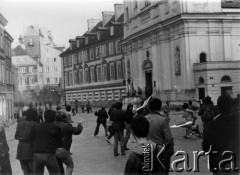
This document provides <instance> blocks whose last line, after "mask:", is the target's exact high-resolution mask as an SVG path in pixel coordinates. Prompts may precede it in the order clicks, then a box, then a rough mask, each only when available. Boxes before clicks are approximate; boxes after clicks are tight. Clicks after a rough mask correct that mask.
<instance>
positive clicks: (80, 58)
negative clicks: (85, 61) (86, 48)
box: [78, 52, 82, 63]
mask: <svg viewBox="0 0 240 175" xmlns="http://www.w3.org/2000/svg"><path fill="white" fill-rule="evenodd" d="M78 62H79V63H82V52H78Z"/></svg>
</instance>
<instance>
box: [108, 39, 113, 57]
mask: <svg viewBox="0 0 240 175" xmlns="http://www.w3.org/2000/svg"><path fill="white" fill-rule="evenodd" d="M112 54H113V42H110V43H109V55H112Z"/></svg>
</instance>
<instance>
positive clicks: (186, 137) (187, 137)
mask: <svg viewBox="0 0 240 175" xmlns="http://www.w3.org/2000/svg"><path fill="white" fill-rule="evenodd" d="M183 138H184V139H191V137H189V136H183Z"/></svg>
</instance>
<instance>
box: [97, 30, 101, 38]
mask: <svg viewBox="0 0 240 175" xmlns="http://www.w3.org/2000/svg"><path fill="white" fill-rule="evenodd" d="M100 36H101V33H100V31H97V39H98V40H100V39H101V38H100Z"/></svg>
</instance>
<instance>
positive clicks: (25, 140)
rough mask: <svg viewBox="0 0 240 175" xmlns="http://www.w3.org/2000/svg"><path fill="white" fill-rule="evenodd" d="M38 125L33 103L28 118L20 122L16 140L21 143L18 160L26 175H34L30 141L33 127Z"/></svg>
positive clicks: (18, 149) (21, 119) (18, 148)
mask: <svg viewBox="0 0 240 175" xmlns="http://www.w3.org/2000/svg"><path fill="white" fill-rule="evenodd" d="M37 124H38V121H37V118H36V114H35V111H34V110H32V106H31V103H30V105H29V109H28V110H27V111H26V116H23V117H22V118H20V119H19V120H18V124H17V129H16V133H15V139H16V140H18V141H19V143H18V147H17V159H18V160H19V161H20V165H21V168H22V170H23V173H24V174H33V152H32V146H31V141H30V140H29V137H30V131H31V129H32V127H34V126H36V125H37Z"/></svg>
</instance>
